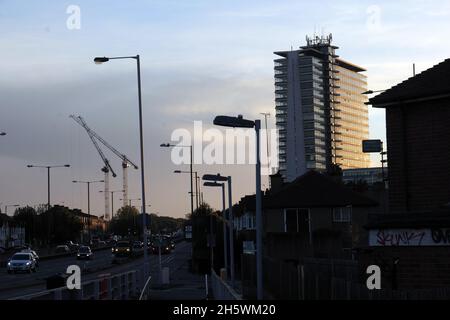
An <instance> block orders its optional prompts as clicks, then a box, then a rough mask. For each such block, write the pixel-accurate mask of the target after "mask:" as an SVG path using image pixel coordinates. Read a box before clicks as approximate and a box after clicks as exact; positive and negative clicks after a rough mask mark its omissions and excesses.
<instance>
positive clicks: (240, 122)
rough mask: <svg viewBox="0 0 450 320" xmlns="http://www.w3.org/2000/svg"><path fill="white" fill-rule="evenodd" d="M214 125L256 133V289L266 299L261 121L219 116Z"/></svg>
mask: <svg viewBox="0 0 450 320" xmlns="http://www.w3.org/2000/svg"><path fill="white" fill-rule="evenodd" d="M214 124H215V125H218V126H223V127H233V128H254V129H255V133H256V179H255V180H256V190H255V192H256V288H257V290H256V291H257V298H258V300H262V299H263V298H264V289H263V269H262V268H263V264H262V250H263V247H262V231H263V230H262V199H261V158H260V130H261V120H254V121H252V120H247V119H244V118H243V117H242V116H241V115H239V116H237V117H228V116H217V117H216V118H215V119H214Z"/></svg>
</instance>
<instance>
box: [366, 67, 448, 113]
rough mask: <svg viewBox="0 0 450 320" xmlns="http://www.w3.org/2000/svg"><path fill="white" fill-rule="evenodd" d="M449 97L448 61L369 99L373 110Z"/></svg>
mask: <svg viewBox="0 0 450 320" xmlns="http://www.w3.org/2000/svg"><path fill="white" fill-rule="evenodd" d="M445 95H448V96H450V59H446V60H444V61H443V62H441V63H439V64H437V65H435V66H434V67H432V68H430V69H428V70H425V71H424V72H422V73H420V74H418V75H416V76H415V77H411V78H409V79H407V80H405V81H403V82H401V83H399V84H397V85H396V86H394V87H392V88H390V89H388V90H386V91H385V92H383V93H381V94H379V95H377V96H376V97H373V98H372V99H370V104H372V106H373V107H375V108H384V107H387V106H389V105H395V104H398V103H406V102H408V101H410V100H416V99H421V98H423V99H430V98H433V97H437V96H445Z"/></svg>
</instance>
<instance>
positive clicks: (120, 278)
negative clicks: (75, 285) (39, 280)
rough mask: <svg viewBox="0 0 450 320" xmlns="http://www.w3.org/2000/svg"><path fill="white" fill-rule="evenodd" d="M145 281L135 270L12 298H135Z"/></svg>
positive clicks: (140, 273)
mask: <svg viewBox="0 0 450 320" xmlns="http://www.w3.org/2000/svg"><path fill="white" fill-rule="evenodd" d="M143 282H144V281H143V276H142V272H139V271H136V270H133V271H128V272H124V273H120V274H117V275H113V276H110V277H104V278H101V279H95V280H91V281H87V282H85V283H82V285H81V289H80V290H69V289H67V288H66V287H62V288H57V289H52V290H47V291H43V292H38V293H34V294H30V295H26V296H21V297H16V298H13V299H10V300H133V299H137V298H138V297H139V294H140V293H141V292H140V289H141V287H140V286H139V283H143ZM148 282H149V280H148V281H147V283H148ZM144 289H145V288H144ZM141 296H142V294H141Z"/></svg>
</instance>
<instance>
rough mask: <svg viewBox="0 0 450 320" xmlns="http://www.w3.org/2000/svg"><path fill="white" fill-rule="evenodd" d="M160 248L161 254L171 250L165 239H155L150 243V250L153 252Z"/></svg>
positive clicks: (157, 252)
mask: <svg viewBox="0 0 450 320" xmlns="http://www.w3.org/2000/svg"><path fill="white" fill-rule="evenodd" d="M160 248H161V254H168V253H170V252H171V247H170V243H169V242H168V241H167V240H165V239H161V240H156V241H154V242H153V243H152V245H151V251H152V253H153V254H159V250H160Z"/></svg>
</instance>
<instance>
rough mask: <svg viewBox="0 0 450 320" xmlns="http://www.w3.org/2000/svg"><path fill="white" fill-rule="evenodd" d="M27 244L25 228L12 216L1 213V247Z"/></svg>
mask: <svg viewBox="0 0 450 320" xmlns="http://www.w3.org/2000/svg"><path fill="white" fill-rule="evenodd" d="M23 245H25V228H24V227H22V226H20V224H18V223H17V222H15V221H14V220H13V219H12V218H11V217H8V216H7V215H6V214H1V213H0V247H2V248H11V247H16V246H23Z"/></svg>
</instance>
